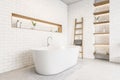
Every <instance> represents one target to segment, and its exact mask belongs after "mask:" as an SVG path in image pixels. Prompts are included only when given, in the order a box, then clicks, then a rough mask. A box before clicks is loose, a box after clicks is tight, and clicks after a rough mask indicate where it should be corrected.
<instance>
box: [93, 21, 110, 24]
mask: <svg viewBox="0 0 120 80" xmlns="http://www.w3.org/2000/svg"><path fill="white" fill-rule="evenodd" d="M105 23H109V21H102V22H94V24H105Z"/></svg>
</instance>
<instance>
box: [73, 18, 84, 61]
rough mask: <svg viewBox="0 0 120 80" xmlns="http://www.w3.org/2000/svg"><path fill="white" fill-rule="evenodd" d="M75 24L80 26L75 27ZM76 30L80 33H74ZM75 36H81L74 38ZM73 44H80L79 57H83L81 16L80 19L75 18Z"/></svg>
mask: <svg viewBox="0 0 120 80" xmlns="http://www.w3.org/2000/svg"><path fill="white" fill-rule="evenodd" d="M77 25H81V27H77ZM77 31H80V32H81V33H76V32H77ZM77 36H81V39H76V37H77ZM74 45H77V46H81V51H80V53H81V58H82V59H83V17H82V18H81V21H80V22H78V21H77V19H75V27H74Z"/></svg>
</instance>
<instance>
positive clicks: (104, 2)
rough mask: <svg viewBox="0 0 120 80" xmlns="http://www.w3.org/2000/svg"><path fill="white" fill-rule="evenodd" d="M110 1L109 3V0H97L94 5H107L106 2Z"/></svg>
mask: <svg viewBox="0 0 120 80" xmlns="http://www.w3.org/2000/svg"><path fill="white" fill-rule="evenodd" d="M108 3H109V0H107V1H102V2H97V3H94V6H101V5H105V4H108Z"/></svg>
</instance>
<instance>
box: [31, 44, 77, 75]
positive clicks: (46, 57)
mask: <svg viewBox="0 0 120 80" xmlns="http://www.w3.org/2000/svg"><path fill="white" fill-rule="evenodd" d="M32 53H33V60H34V64H35V69H36V72H37V73H39V74H43V75H52V74H57V73H60V72H62V71H64V70H66V69H68V68H70V67H72V66H74V65H76V63H77V60H78V56H79V47H76V46H69V47H48V48H39V49H32Z"/></svg>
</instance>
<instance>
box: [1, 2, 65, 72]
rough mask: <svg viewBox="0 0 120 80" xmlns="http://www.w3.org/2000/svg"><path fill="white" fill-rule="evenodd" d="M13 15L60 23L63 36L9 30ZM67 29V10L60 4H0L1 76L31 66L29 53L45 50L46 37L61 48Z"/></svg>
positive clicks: (23, 30) (14, 29)
mask: <svg viewBox="0 0 120 80" xmlns="http://www.w3.org/2000/svg"><path fill="white" fill-rule="evenodd" d="M12 12H14V13H18V14H22V15H26V16H30V17H36V18H40V19H43V20H47V21H51V22H56V23H60V24H62V25H63V34H59V33H56V34H55V33H50V32H43V31H33V30H27V29H26V30H25V29H17V28H11V13H12ZM66 26H67V6H66V5H65V4H63V3H62V2H61V1H59V0H50V2H49V1H48V0H29V1H27V0H12V1H11V0H1V1H0V73H3V72H6V71H10V70H14V69H18V68H22V67H25V66H28V65H31V64H33V62H32V58H31V57H32V54H31V52H29V50H30V49H31V48H35V47H41V46H45V45H46V38H47V37H48V36H53V40H54V44H56V45H57V43H59V44H62V45H63V43H65V41H66V34H67V33H66V32H67V27H66ZM61 40H62V41H61ZM59 44H58V45H59Z"/></svg>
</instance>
